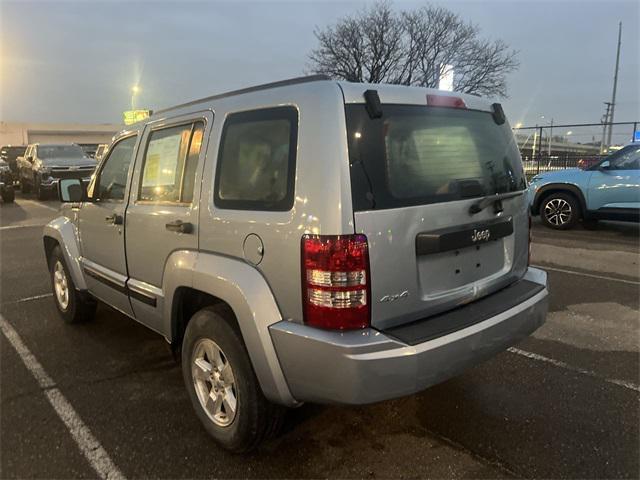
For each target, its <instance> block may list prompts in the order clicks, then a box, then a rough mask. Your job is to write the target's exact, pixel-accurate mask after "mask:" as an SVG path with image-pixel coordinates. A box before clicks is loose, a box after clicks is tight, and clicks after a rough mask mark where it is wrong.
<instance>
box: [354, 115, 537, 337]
mask: <svg viewBox="0 0 640 480" xmlns="http://www.w3.org/2000/svg"><path fill="white" fill-rule="evenodd" d="M345 109H346V117H347V128H348V139H349V158H350V172H351V187H352V197H353V206H354V221H355V231H356V232H357V233H363V234H365V235H366V236H367V238H368V242H369V256H370V269H371V296H372V298H371V312H372V313H371V315H372V317H371V323H372V325H373V326H374V327H377V328H389V327H393V326H397V325H400V324H403V323H407V322H412V321H415V320H418V319H421V318H425V317H427V316H430V315H435V314H437V313H440V312H443V311H445V310H448V309H451V308H455V307H457V306H460V305H462V304H466V303H468V302H471V301H474V300H476V299H479V298H481V297H483V296H485V295H488V294H490V293H492V292H495V291H497V290H499V289H501V288H504V287H506V286H508V285H509V284H511V283H513V282H514V281H516V280H517V279H519V278H521V277H522V275H524V273H525V270H526V267H527V258H528V236H529V226H528V210H527V198H526V195H524V189H525V187H526V181H525V178H524V172H523V170H522V164H521V160H520V155H519V152H518V149H517V147H516V144H515V141H514V138H513V134H512V133H511V129H510V128H509V126H508V124H506V123H505V122H504V121H503V122H502V123H501V122H499V121H496V119H495V118H494V116H493V115H492V113H491V111H490V110H487V111H480V110H467V109H464V108H444V107H429V106H427V105H397V104H394V105H385V104H384V103H382V105H381V109H382V115H381V116H379V117H376V118H372V117H371V116H370V115H369V113H368V111H367V109H366V107H365V106H364V105H363V104H349V105H346V106H345ZM496 194H500V195H506V196H509V198H505V199H503V200H501V201H499V202H493V201H491V202H482V206H483V207H482V208H476V209H474V208H472V206H473V205H475V206H477V205H479V204H480V201H481V200H482V199H483V198H485V197H487V196H491V195H496Z"/></svg>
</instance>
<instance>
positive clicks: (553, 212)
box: [540, 192, 582, 230]
mask: <svg viewBox="0 0 640 480" xmlns="http://www.w3.org/2000/svg"><path fill="white" fill-rule="evenodd" d="M581 215H582V212H581V209H580V203H579V202H578V199H577V198H576V197H574V196H573V195H572V194H570V193H566V192H554V193H550V194H549V195H547V196H546V197H544V198H543V199H542V202H540V219H541V220H542V223H543V224H544V225H545V226H546V227H549V228H553V229H554V230H569V229H571V228H573V227H575V226H576V224H577V223H578V220H580V217H581Z"/></svg>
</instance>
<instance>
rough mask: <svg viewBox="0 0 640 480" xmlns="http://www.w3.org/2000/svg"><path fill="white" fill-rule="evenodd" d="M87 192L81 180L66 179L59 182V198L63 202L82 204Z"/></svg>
mask: <svg viewBox="0 0 640 480" xmlns="http://www.w3.org/2000/svg"><path fill="white" fill-rule="evenodd" d="M86 196H87V195H86V191H85V188H84V184H83V183H82V180H80V179H79V178H64V179H62V180H60V181H59V182H58V197H59V198H60V201H61V202H73V203H77V202H82V201H83V200H84V199H85V198H86Z"/></svg>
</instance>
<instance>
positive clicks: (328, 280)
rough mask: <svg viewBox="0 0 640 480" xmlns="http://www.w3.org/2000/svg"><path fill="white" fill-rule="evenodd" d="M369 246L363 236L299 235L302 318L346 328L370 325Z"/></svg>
mask: <svg viewBox="0 0 640 480" xmlns="http://www.w3.org/2000/svg"><path fill="white" fill-rule="evenodd" d="M369 297H370V275H369V247H368V244H367V237H366V236H365V235H304V236H303V237H302V305H303V310H304V321H305V323H307V324H308V325H312V326H314V327H320V328H330V329H338V330H349V329H356V328H365V327H368V326H369V324H370V317H371V311H370V306H369V305H370V303H369V302H370V298H369Z"/></svg>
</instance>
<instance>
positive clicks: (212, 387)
mask: <svg viewBox="0 0 640 480" xmlns="http://www.w3.org/2000/svg"><path fill="white" fill-rule="evenodd" d="M214 112H215V113H214ZM59 188H60V197H61V199H62V201H63V202H67V203H64V204H63V206H62V211H61V212H62V213H61V216H60V217H59V218H56V219H54V220H53V221H52V222H51V223H50V224H49V225H48V226H46V227H45V229H44V246H45V254H46V258H47V259H48V265H49V269H50V274H51V282H52V289H53V292H54V298H55V303H56V306H57V309H58V311H59V313H60V315H61V317H62V318H63V319H64V320H65V321H67V322H77V321H81V320H86V319H89V318H91V317H92V316H93V313H94V310H95V308H96V299H99V300H101V301H103V302H105V303H107V304H109V305H111V306H112V307H114V308H116V309H117V310H119V311H121V312H123V313H124V314H125V315H128V316H129V317H132V318H134V319H136V320H137V321H138V322H140V323H142V324H144V325H147V326H148V327H149V328H151V329H153V330H155V331H156V332H158V333H160V334H161V335H162V336H164V337H165V338H166V339H167V341H168V342H169V343H170V344H171V346H172V348H174V349H175V351H181V356H182V372H183V377H184V381H185V385H186V388H187V391H188V394H189V397H190V399H191V403H192V404H193V407H194V409H195V412H196V415H197V416H198V417H199V419H200V420H201V422H202V424H203V425H204V427H205V428H206V430H207V431H208V432H209V433H210V434H211V435H212V436H213V437H214V438H215V439H216V440H217V441H218V442H219V443H220V444H221V445H223V446H224V447H226V448H227V449H230V450H233V451H245V450H248V449H251V448H253V447H255V446H256V445H257V443H258V442H259V441H260V440H261V439H262V438H264V437H265V436H266V435H268V434H270V433H272V432H274V431H276V430H277V427H278V425H279V423H280V422H281V419H282V415H283V408H282V407H293V406H296V405H299V404H300V403H302V402H317V403H337V404H365V403H370V402H378V401H381V400H386V399H390V398H395V397H399V396H402V395H409V394H411V393H414V392H417V391H420V390H423V389H425V388H427V387H429V386H430V385H433V384H436V383H438V382H442V381H444V380H446V379H448V378H450V377H452V376H454V375H456V374H458V373H460V372H462V371H463V370H465V369H466V368H468V367H470V366H473V365H476V364H477V363H478V362H480V361H482V360H484V359H487V358H489V357H491V356H493V355H495V354H497V353H498V352H501V351H503V350H505V349H506V348H507V347H509V346H510V345H512V344H514V343H516V342H518V341H519V340H521V339H523V338H525V337H526V336H528V335H529V334H530V333H531V332H533V331H534V330H535V329H537V328H538V327H539V326H540V325H541V324H542V323H543V322H544V320H545V315H546V312H547V295H548V291H547V279H546V274H545V273H544V272H543V271H541V270H538V269H535V268H531V267H530V266H529V261H528V252H529V239H530V237H529V215H528V205H527V199H526V195H525V191H526V181H525V177H524V172H523V169H522V164H521V160H520V155H519V153H518V149H517V146H516V142H515V140H514V138H513V134H512V133H511V129H510V127H509V125H508V123H507V122H506V121H505V117H504V113H503V110H502V107H501V106H500V105H499V104H491V103H490V102H488V101H486V100H483V99H481V98H479V97H476V96H471V95H463V94H452V93H449V92H442V91H438V90H430V89H423V88H415V87H401V86H390V85H363V84H356V83H348V82H335V81H331V80H329V79H328V78H326V77H323V76H317V77H308V78H302V79H293V80H289V81H284V82H278V83H274V84H268V85H263V86H258V87H254V88H250V89H244V90H240V91H236V92H231V93H227V94H223V95H218V96H213V97H209V98H205V99H202V100H197V101H194V102H191V103H187V104H184V105H180V106H177V107H174V108H172V109H169V110H165V111H161V112H158V113H157V114H155V115H154V116H151V117H149V118H148V119H146V120H145V121H144V122H143V123H138V124H135V125H131V126H129V127H127V130H126V131H123V132H122V133H120V134H119V135H118V136H116V138H115V140H114V142H113V144H112V145H111V146H110V148H109V150H108V153H107V155H106V156H105V157H104V158H103V159H102V161H101V163H100V166H99V167H98V169H97V171H96V175H95V176H94V178H93V179H92V181H91V183H90V184H89V186H88V188H87V189H86V191H85V190H84V188H83V185H82V183H81V182H80V181H79V180H68V179H65V180H61V182H60V185H59ZM105 220H106V221H105Z"/></svg>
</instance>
